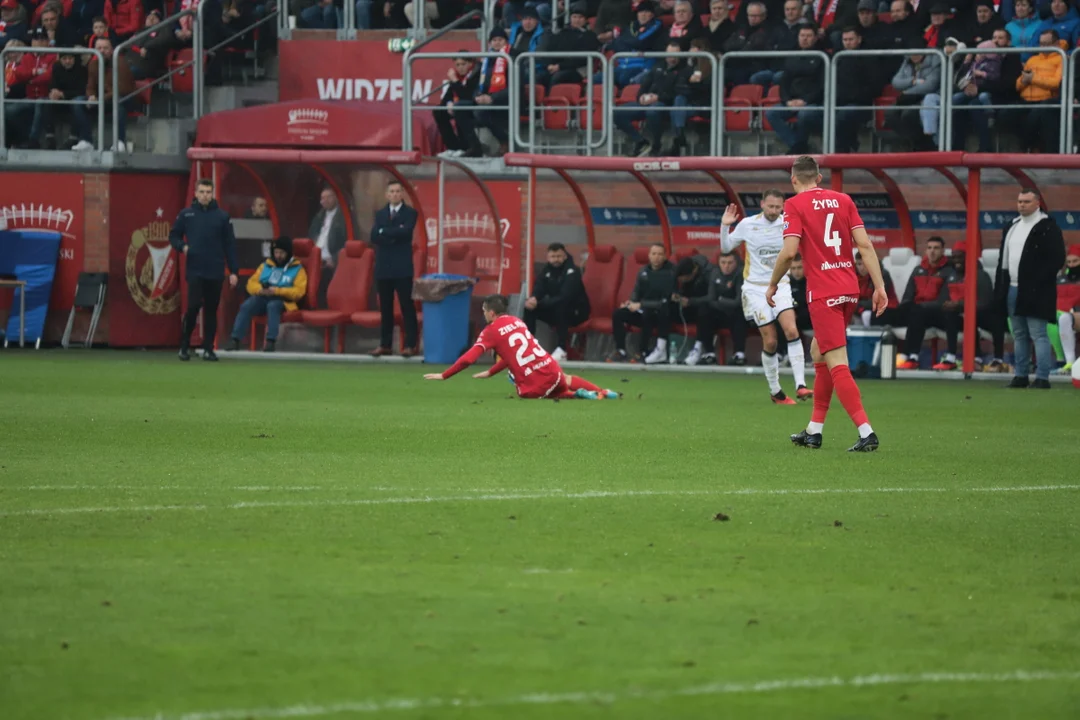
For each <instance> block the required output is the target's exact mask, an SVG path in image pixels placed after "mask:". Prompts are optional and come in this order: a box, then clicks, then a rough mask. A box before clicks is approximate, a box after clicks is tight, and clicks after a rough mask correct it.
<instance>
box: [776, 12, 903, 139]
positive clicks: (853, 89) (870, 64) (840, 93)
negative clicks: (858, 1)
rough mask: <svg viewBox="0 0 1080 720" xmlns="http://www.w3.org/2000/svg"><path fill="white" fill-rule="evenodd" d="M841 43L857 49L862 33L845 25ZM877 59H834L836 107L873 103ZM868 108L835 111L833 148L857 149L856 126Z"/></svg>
mask: <svg viewBox="0 0 1080 720" xmlns="http://www.w3.org/2000/svg"><path fill="white" fill-rule="evenodd" d="M843 43H844V49H845V50H858V49H859V48H860V47H861V46H862V35H861V34H859V31H858V30H856V29H855V28H853V27H849V28H847V29H846V30H844V32H843ZM877 60H878V58H869V57H859V56H848V57H840V58H837V59H836V60H835V61H834V62H835V63H836V105H837V107H838V108H844V107H859V106H861V107H863V108H869V107H870V106H871V105H872V104H873V103H874V99H875V98H877V96H878V93H880V92H881V85H882V82H881V74H880V72H879V70H880V65H879V64H878V63H877V62H876V61H877ZM872 112H873V111H872V110H869V109H864V110H842V109H838V110H837V111H836V116H835V117H836V152H838V153H854V152H858V151H859V130H860V129H861V128H862V127H864V126H865V125H866V124H867V123H868V122H869V121H870V119H871V117H872V115H871V113H872ZM773 127H776V126H775V125H774V126H773Z"/></svg>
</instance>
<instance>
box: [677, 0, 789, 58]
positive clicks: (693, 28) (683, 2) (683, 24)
mask: <svg viewBox="0 0 1080 720" xmlns="http://www.w3.org/2000/svg"><path fill="white" fill-rule="evenodd" d="M791 2H798V0H791ZM704 35H705V28H704V26H702V24H701V18H699V17H698V15H697V13H696V12H694V5H693V4H692V3H691V2H690V0H678V2H676V3H675V22H674V23H672V25H671V27H670V28H668V38H670V39H672V40H679V41H681V43H682V46H683V47H684V48H688V47H690V43H692V42H693V41H694V40H696V39H697V38H699V37H703V36H704Z"/></svg>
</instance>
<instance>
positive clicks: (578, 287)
mask: <svg viewBox="0 0 1080 720" xmlns="http://www.w3.org/2000/svg"><path fill="white" fill-rule="evenodd" d="M532 294H533V297H535V298H536V306H537V307H538V308H553V307H555V306H556V305H562V304H564V303H566V307H567V309H570V308H577V309H581V310H583V311H584V313H585V314H586V315H587V314H588V313H589V309H590V308H589V296H588V295H586V294H585V282H584V281H583V280H582V278H581V268H579V267H578V266H577V265H575V264H574V260H573V258H570V257H567V258H566V262H564V263H563V264H562V265H560V266H559V267H555V266H554V265H552V264H551V263H548V264H546V265H544V267H542V268H540V272H538V273H537V274H536V282H534V283H533V293H532Z"/></svg>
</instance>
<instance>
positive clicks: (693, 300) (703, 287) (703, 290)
mask: <svg viewBox="0 0 1080 720" xmlns="http://www.w3.org/2000/svg"><path fill="white" fill-rule="evenodd" d="M691 260H693V261H694V264H695V265H697V268H698V271H697V274H696V275H694V279H693V280H691V281H690V282H688V283H684V284H683V286H682V287H680V288H679V289H678V290H677V291H676V292H678V293H680V294H681V295H682V296H683V297H685V298H686V299H687V300H689V303H687V305H688V306H689V307H695V306H698V305H707V304H708V303H709V290H710V286H711V285H712V284H713V280H715V276H714V275H713V273H714V271H716V269H717V268H716V266H715V265H713V264H712V263H711V262H709V259H708V258H707V257H705V256H704V255H694V256H693V257H692V258H691Z"/></svg>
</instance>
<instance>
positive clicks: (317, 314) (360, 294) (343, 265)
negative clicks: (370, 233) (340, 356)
mask: <svg viewBox="0 0 1080 720" xmlns="http://www.w3.org/2000/svg"><path fill="white" fill-rule="evenodd" d="M365 255H367V256H370V257H371V258H372V260H373V259H374V253H373V252H372V251H371V248H369V247H368V246H367V244H366V243H362V242H358V241H355V240H353V241H350V242H346V243H345V252H342V253H338V264H337V268H336V269H335V270H334V278H333V279H332V280H331V281H330V286H329V287H327V288H326V303H327V305H329V306H330V307H329V308H327V309H326V310H303V311H301V312H300V316H301V322H303V323H304V324H305V325H308V326H310V327H320V328H322V329H323V352H325V353H328V352H330V331H331V330H333V329H334V328H337V331H338V336H337V337H338V341H337V352H339V353H341V352H344V351H345V326H346V325H347V324H348V323H349V321H350V319H351V317H352V314H353V313H354V312H355V311H357V310H362V309H364V308H366V307H367V297H368V294H369V293H370V292H371V267H370V265H371V262H372V261H368V263H367V264H366V265H365V264H364V262H363V260H362V258H363V257H364V256H365Z"/></svg>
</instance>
